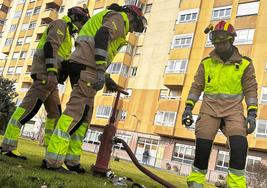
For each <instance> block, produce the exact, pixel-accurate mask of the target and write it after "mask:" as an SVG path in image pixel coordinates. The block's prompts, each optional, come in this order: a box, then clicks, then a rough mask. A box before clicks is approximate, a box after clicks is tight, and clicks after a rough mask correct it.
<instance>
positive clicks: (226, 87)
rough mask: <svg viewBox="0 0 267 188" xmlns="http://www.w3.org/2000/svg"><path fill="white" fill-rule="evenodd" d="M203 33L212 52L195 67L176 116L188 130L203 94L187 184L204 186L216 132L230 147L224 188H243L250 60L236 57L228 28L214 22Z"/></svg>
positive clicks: (252, 104) (252, 118)
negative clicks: (194, 109)
mask: <svg viewBox="0 0 267 188" xmlns="http://www.w3.org/2000/svg"><path fill="white" fill-rule="evenodd" d="M205 33H206V34H209V39H210V40H211V42H212V44H213V45H214V47H215V49H214V50H213V51H212V52H211V53H210V56H209V57H206V58H204V59H203V60H202V61H201V63H200V65H199V67H198V70H197V73H196V75H195V78H194V82H193V84H192V86H191V89H190V91H189V95H188V97H187V100H186V107H185V111H184V113H183V115H182V123H183V124H185V125H186V126H190V125H191V124H192V123H193V121H192V110H193V108H194V105H195V103H196V102H197V101H198V99H199V96H200V94H201V92H204V98H203V102H202V105H201V109H200V113H199V117H198V119H197V122H196V131H195V134H196V150H195V159H194V163H193V165H192V172H191V174H190V175H189V176H188V178H187V183H188V186H189V187H190V188H196V187H203V186H204V185H203V184H204V182H205V175H206V173H207V169H208V162H209V156H210V152H211V148H212V144H213V140H214V138H215V136H216V133H217V132H218V129H221V130H222V132H223V133H224V135H225V136H226V137H227V139H228V142H229V145H230V161H229V168H228V176H227V181H226V182H227V187H240V188H245V187H246V177H245V165H246V156H247V150H248V142H247V134H251V133H252V132H253V131H254V130H255V128H256V113H257V104H258V99H257V82H256V79H255V70H254V66H253V63H252V60H251V59H250V58H248V57H245V56H242V55H241V54H240V53H239V51H238V49H237V48H236V47H235V46H234V45H233V43H234V40H235V37H236V36H237V35H236V32H235V29H234V27H233V26H232V24H230V23H228V22H225V21H220V22H219V23H218V24H217V25H216V26H215V27H214V28H213V26H212V25H209V27H208V28H207V29H206V30H205ZM244 97H245V101H246V104H247V111H248V114H247V118H246V119H245V118H244V116H243V105H242V100H243V98H244Z"/></svg>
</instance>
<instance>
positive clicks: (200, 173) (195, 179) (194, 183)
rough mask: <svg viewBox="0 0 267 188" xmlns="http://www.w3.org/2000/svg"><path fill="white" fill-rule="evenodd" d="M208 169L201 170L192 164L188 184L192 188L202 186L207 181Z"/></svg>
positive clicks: (200, 187)
mask: <svg viewBox="0 0 267 188" xmlns="http://www.w3.org/2000/svg"><path fill="white" fill-rule="evenodd" d="M206 173H207V170H200V169H198V168H197V167H195V166H193V165H192V172H191V174H190V175H189V176H188V177H187V184H188V186H189V187H190V188H202V187H204V183H205V176H206Z"/></svg>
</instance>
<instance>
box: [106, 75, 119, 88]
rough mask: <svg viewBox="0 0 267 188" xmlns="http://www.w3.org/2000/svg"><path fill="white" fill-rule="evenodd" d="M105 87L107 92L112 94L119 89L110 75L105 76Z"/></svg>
mask: <svg viewBox="0 0 267 188" xmlns="http://www.w3.org/2000/svg"><path fill="white" fill-rule="evenodd" d="M105 85H106V87H107V90H108V91H111V92H115V91H117V89H118V87H119V86H118V85H117V84H116V82H115V81H114V80H113V79H112V78H111V77H110V75H109V74H106V75H105Z"/></svg>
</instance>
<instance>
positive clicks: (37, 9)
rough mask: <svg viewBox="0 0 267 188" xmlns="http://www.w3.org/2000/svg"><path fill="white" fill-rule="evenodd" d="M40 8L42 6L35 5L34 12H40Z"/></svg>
mask: <svg viewBox="0 0 267 188" xmlns="http://www.w3.org/2000/svg"><path fill="white" fill-rule="evenodd" d="M40 10H41V7H35V8H34V11H33V14H39V13H40Z"/></svg>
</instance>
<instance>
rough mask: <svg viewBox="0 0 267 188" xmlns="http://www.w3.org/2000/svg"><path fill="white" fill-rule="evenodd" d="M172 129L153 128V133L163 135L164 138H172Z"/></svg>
mask: <svg viewBox="0 0 267 188" xmlns="http://www.w3.org/2000/svg"><path fill="white" fill-rule="evenodd" d="M173 130H174V127H165V126H158V125H155V126H154V133H156V134H159V135H165V136H172V135H173Z"/></svg>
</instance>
